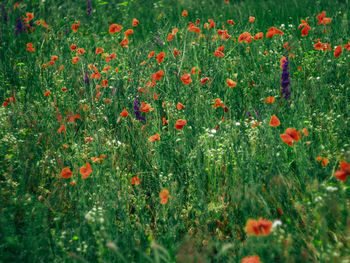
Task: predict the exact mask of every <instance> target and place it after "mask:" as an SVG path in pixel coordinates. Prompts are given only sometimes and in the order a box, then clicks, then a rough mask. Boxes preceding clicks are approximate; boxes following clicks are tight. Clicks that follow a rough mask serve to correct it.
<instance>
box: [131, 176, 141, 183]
mask: <svg viewBox="0 0 350 263" xmlns="http://www.w3.org/2000/svg"><path fill="white" fill-rule="evenodd" d="M131 184H132V185H139V184H140V180H139V178H137V176H133V177H131Z"/></svg>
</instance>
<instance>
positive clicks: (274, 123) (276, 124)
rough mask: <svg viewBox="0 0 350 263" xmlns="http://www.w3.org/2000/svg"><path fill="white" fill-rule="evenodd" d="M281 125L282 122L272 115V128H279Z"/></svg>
mask: <svg viewBox="0 0 350 263" xmlns="http://www.w3.org/2000/svg"><path fill="white" fill-rule="evenodd" d="M280 124H281V123H280V120H279V119H278V118H277V117H276V115H272V117H271V119H270V124H269V125H270V126H271V127H277V126H279V125H280Z"/></svg>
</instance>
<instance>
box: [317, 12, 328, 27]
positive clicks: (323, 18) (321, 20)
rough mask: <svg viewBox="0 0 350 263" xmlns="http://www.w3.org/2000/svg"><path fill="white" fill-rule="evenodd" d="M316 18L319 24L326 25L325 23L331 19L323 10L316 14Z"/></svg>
mask: <svg viewBox="0 0 350 263" xmlns="http://www.w3.org/2000/svg"><path fill="white" fill-rule="evenodd" d="M317 19H318V24H319V25H321V24H324V25H327V24H329V23H330V22H331V21H332V19H331V18H328V17H326V12H325V11H323V12H322V13H321V14H318V15H317Z"/></svg>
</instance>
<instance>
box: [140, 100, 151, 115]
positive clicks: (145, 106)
mask: <svg viewBox="0 0 350 263" xmlns="http://www.w3.org/2000/svg"><path fill="white" fill-rule="evenodd" d="M153 110H154V108H152V107H151V105H149V104H146V103H144V102H141V112H146V113H148V112H150V111H153Z"/></svg>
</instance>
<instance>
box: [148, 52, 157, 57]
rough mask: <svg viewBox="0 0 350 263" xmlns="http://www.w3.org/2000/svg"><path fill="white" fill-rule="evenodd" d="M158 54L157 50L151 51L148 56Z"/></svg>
mask: <svg viewBox="0 0 350 263" xmlns="http://www.w3.org/2000/svg"><path fill="white" fill-rule="evenodd" d="M155 54H156V52H155V51H151V52H149V53H148V58H151V57H154V55H155Z"/></svg>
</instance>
